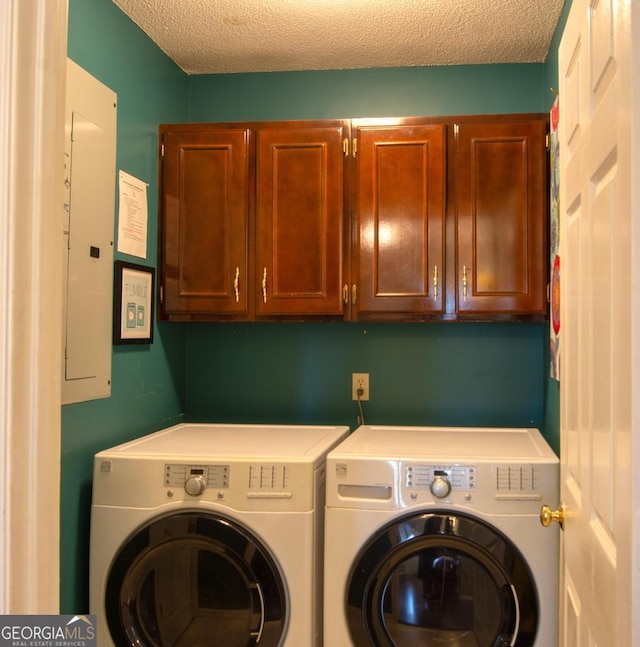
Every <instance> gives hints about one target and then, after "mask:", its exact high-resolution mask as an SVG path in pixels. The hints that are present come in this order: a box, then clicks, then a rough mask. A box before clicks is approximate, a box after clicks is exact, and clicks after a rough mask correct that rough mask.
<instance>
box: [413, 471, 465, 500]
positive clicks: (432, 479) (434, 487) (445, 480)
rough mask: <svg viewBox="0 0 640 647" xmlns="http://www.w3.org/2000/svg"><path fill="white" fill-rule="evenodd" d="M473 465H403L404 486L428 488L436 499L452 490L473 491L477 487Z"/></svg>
mask: <svg viewBox="0 0 640 647" xmlns="http://www.w3.org/2000/svg"><path fill="white" fill-rule="evenodd" d="M476 479H477V470H476V467H475V465H425V464H423V463H408V464H406V465H405V487H407V488H408V489H410V490H414V491H417V490H429V491H430V492H431V494H433V496H435V497H436V498H438V499H444V498H446V497H447V496H449V494H450V493H451V492H452V491H454V490H458V491H464V492H469V491H473V490H475V489H476V487H477V482H476Z"/></svg>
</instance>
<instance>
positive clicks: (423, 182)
mask: <svg viewBox="0 0 640 647" xmlns="http://www.w3.org/2000/svg"><path fill="white" fill-rule="evenodd" d="M399 121H401V122H402V121H405V120H399ZM407 121H408V120H407ZM355 123H356V125H357V123H358V122H355ZM354 133H355V136H356V141H357V157H356V180H355V187H356V226H355V237H356V240H355V245H354V247H353V250H354V251H353V254H354V261H355V262H354V270H353V274H354V280H355V283H354V286H352V289H351V297H352V300H353V303H352V313H355V317H354V318H358V319H376V318H381V317H382V318H385V316H386V315H394V314H396V315H409V316H411V315H424V314H435V313H442V312H444V306H445V267H444V222H445V187H446V126H445V125H444V124H442V123H440V124H420V123H400V124H398V125H388V126H376V125H375V124H374V125H361V126H357V127H356V128H355V129H354ZM353 316H354V315H352V317H353ZM392 318H393V317H392Z"/></svg>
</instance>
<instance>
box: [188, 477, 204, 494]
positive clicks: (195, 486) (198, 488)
mask: <svg viewBox="0 0 640 647" xmlns="http://www.w3.org/2000/svg"><path fill="white" fill-rule="evenodd" d="M205 488H206V483H205V482H204V479H203V478H202V476H190V477H189V478H188V479H187V480H186V481H185V482H184V490H185V492H186V493H187V494H190V495H191V496H199V495H201V494H202V493H203V492H204V490H205Z"/></svg>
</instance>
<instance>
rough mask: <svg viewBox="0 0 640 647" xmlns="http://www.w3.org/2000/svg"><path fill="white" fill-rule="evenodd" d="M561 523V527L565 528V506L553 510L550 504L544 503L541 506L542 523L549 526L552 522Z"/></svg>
mask: <svg viewBox="0 0 640 647" xmlns="http://www.w3.org/2000/svg"><path fill="white" fill-rule="evenodd" d="M554 521H555V522H556V523H559V524H560V528H562V530H564V508H563V507H560V509H558V510H552V509H551V508H550V507H549V506H548V505H546V504H545V505H543V506H542V507H541V508H540V523H541V524H542V525H543V526H544V527H545V528H547V527H548V526H550V525H551V523H552V522H554Z"/></svg>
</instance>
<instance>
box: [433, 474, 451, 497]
mask: <svg viewBox="0 0 640 647" xmlns="http://www.w3.org/2000/svg"><path fill="white" fill-rule="evenodd" d="M430 489H431V494H433V496H435V497H437V498H438V499H444V498H445V497H446V496H448V494H449V492H451V482H450V481H449V479H448V478H446V477H444V476H436V477H435V478H434V479H433V481H431V488H430Z"/></svg>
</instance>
